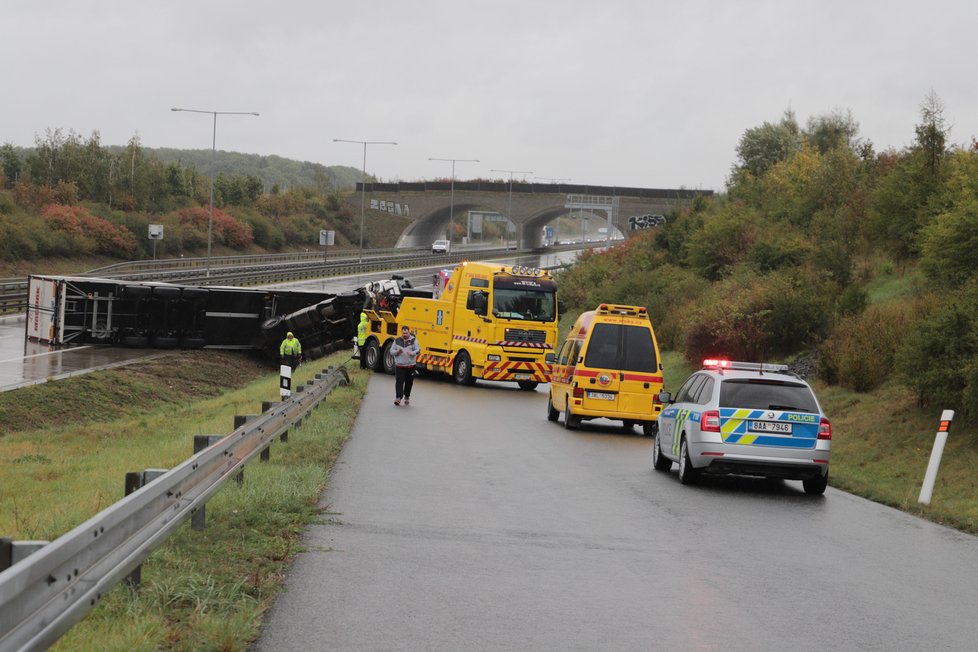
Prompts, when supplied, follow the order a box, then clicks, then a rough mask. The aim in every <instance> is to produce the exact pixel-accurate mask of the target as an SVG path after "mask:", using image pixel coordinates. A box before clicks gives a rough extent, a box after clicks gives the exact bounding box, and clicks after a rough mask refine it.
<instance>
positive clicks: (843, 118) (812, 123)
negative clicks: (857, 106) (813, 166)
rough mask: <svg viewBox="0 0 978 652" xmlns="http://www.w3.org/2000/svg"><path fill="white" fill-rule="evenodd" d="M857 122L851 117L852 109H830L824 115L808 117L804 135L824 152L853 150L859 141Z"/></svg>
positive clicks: (820, 151) (821, 152)
mask: <svg viewBox="0 0 978 652" xmlns="http://www.w3.org/2000/svg"><path fill="white" fill-rule="evenodd" d="M858 133H859V123H858V122H856V119H855V118H853V117H852V111H849V110H846V112H845V113H843V112H842V111H840V110H835V111H832V112H831V113H827V114H825V115H821V116H818V117H812V118H809V119H808V126H807V128H806V129H805V137H806V138H807V139H808V141H809V142H810V143H811V144H812V145H813V146H814V147H815V148H816V149H817V150H818V151H819V153H820V154H825V153H827V152H829V151H831V150H833V149H847V150H849V151H855V150H856V149H857V148H858V147H859V145H860V143H859V140H858V139H857V138H856V135H857V134H858Z"/></svg>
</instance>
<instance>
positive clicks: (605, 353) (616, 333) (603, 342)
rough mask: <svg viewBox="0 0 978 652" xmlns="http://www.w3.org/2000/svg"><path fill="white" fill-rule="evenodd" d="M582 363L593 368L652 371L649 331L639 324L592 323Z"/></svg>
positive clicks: (653, 361)
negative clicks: (592, 326)
mask: <svg viewBox="0 0 978 652" xmlns="http://www.w3.org/2000/svg"><path fill="white" fill-rule="evenodd" d="M584 364H585V365H586V366H588V367H594V368H596V369H621V370H622V371H645V372H654V371H656V370H657V369H658V360H656V357H655V347H654V346H653V344H652V333H651V332H650V331H649V329H648V328H644V327H641V326H623V325H621V324H595V325H594V328H593V329H592V331H591V337H590V339H589V340H588V345H587V355H586V356H585V359H584Z"/></svg>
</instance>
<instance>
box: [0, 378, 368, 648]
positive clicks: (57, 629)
mask: <svg viewBox="0 0 978 652" xmlns="http://www.w3.org/2000/svg"><path fill="white" fill-rule="evenodd" d="M348 382H349V376H348V374H347V372H346V369H344V368H343V367H334V368H330V369H327V370H324V371H323V373H322V374H317V375H316V377H315V379H314V380H312V381H310V383H309V384H308V385H306V386H305V387H299V388H297V391H296V393H294V394H293V395H292V396H291V397H290V398H289V399H287V400H286V401H284V402H281V403H271V404H269V408H268V409H267V410H266V411H264V412H263V413H262V414H261V415H259V416H256V417H247V418H244V419H243V420H245V423H244V424H243V425H241V426H240V427H238V428H236V429H235V430H234V431H233V432H231V433H230V434H229V435H227V436H224V437H223V438H221V439H219V440H218V441H217V442H216V443H214V444H212V445H211V446H209V447H207V448H205V449H204V450H202V451H201V452H199V453H196V454H195V455H193V457H191V458H189V459H188V460H186V461H185V462H183V463H182V464H180V465H179V466H177V467H175V468H173V469H170V470H169V471H165V472H163V473H162V474H161V475H159V477H157V478H156V479H154V480H152V481H150V482H148V483H147V484H146V485H144V486H142V487H141V488H139V489H137V490H136V491H135V492H133V493H131V494H129V495H128V496H126V497H125V498H123V499H122V500H120V501H119V502H117V503H115V504H114V505H112V506H110V507H109V508H107V509H105V510H104V511H102V512H100V513H98V514H96V515H95V516H94V517H92V518H91V519H89V520H88V521H86V522H84V523H82V524H81V525H79V526H78V527H76V528H75V529H73V530H72V531H71V532H68V533H67V534H65V535H64V536H62V537H60V538H58V539H56V540H55V541H52V542H51V543H47V544H46V545H43V547H40V549H38V550H37V551H36V552H34V553H33V554H30V555H28V556H26V557H25V558H24V559H21V560H20V561H17V562H16V563H14V564H13V565H12V566H10V567H9V568H7V569H6V570H3V571H0V652H13V651H14V650H43V649H46V648H47V647H49V646H50V645H52V644H53V643H54V642H55V641H57V640H58V639H59V638H60V637H61V636H62V635H63V634H64V633H65V632H67V631H68V630H69V629H70V628H71V627H72V626H73V625H74V624H75V623H77V622H78V621H80V620H81V619H82V618H84V617H85V615H86V614H87V613H88V612H90V611H91V610H92V609H93V608H94V607H95V605H96V604H98V602H99V601H100V600H101V599H102V598H103V597H104V596H106V595H107V594H108V592H109V590H110V589H111V588H112V587H113V586H114V585H116V584H117V583H119V582H120V581H121V580H122V579H123V578H126V577H127V576H129V575H131V574H132V573H135V572H138V569H139V567H140V565H141V564H142V563H143V561H144V560H145V559H146V558H147V557H149V555H150V553H152V551H153V550H154V549H156V548H157V547H159V546H160V545H162V544H163V543H164V542H165V541H166V539H167V537H169V536H170V534H172V533H173V531H174V530H176V528H177V527H178V526H179V525H180V524H181V523H183V522H184V521H186V520H187V519H188V518H191V517H195V518H196V515H197V514H199V513H200V512H201V511H202V510H203V508H204V505H205V504H206V502H207V500H208V499H209V498H210V497H211V496H213V495H214V494H215V493H216V492H217V491H218V490H219V489H220V488H221V487H222V486H223V485H224V484H225V483H227V482H228V481H229V480H231V479H232V478H234V477H235V476H237V475H239V474H240V473H241V472H242V470H243V469H244V466H245V464H246V463H247V462H248V461H250V460H252V459H253V458H254V457H255V456H257V455H262V457H263V459H267V458H266V457H265V455H266V452H267V450H268V448H269V446H270V445H271V444H272V440H273V439H274V438H276V437H280V436H282V435H283V434H287V433H288V431H289V429H290V428H292V427H294V426H298V425H299V424H300V423H301V421H302V419H303V418H304V417H306V416H308V415H309V414H310V413H311V411H312V409H313V408H314V407H316V406H317V405H318V404H319V402H320V401H321V400H322V399H323V398H324V397H325V396H326V395H327V394H329V392H330V391H332V390H333V389H334V388H335V387H336V386H338V385H341V384H347V383H348ZM2 543H3V545H0V550H5V551H7V552H10V551H11V550H12V549H13V548H15V546H16V545H17V543H20V542H11V541H9V540H3V542H2ZM30 543H35V544H36V542H30Z"/></svg>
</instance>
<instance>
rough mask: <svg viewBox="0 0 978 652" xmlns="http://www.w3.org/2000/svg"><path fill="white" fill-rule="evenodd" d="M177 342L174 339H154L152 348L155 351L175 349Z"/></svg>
mask: <svg viewBox="0 0 978 652" xmlns="http://www.w3.org/2000/svg"><path fill="white" fill-rule="evenodd" d="M177 343H178V340H177V338H175V337H154V338H153V347H154V348H157V349H175V348H177Z"/></svg>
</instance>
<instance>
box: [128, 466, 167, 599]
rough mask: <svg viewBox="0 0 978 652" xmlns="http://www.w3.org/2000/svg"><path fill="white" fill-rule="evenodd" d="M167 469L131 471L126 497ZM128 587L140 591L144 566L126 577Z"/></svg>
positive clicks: (140, 566) (138, 567)
mask: <svg viewBox="0 0 978 652" xmlns="http://www.w3.org/2000/svg"><path fill="white" fill-rule="evenodd" d="M166 471H167V469H146V470H145V471H142V472H139V471H130V472H129V473H126V495H127V496H128V495H129V494H131V493H133V492H134V491H136V490H137V489H141V488H142V487H144V486H146V485H147V484H149V483H150V482H152V481H153V480H155V479H156V478H158V477H160V476H161V475H163V474H164V473H166ZM124 581H125V583H126V586H128V587H130V588H133V589H138V588H139V587H140V585H141V584H142V583H143V565H142V564H140V565H139V566H136V568H135V569H134V570H133V571H132V572H131V573H129V575H128V576H126V579H125V580H124Z"/></svg>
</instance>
